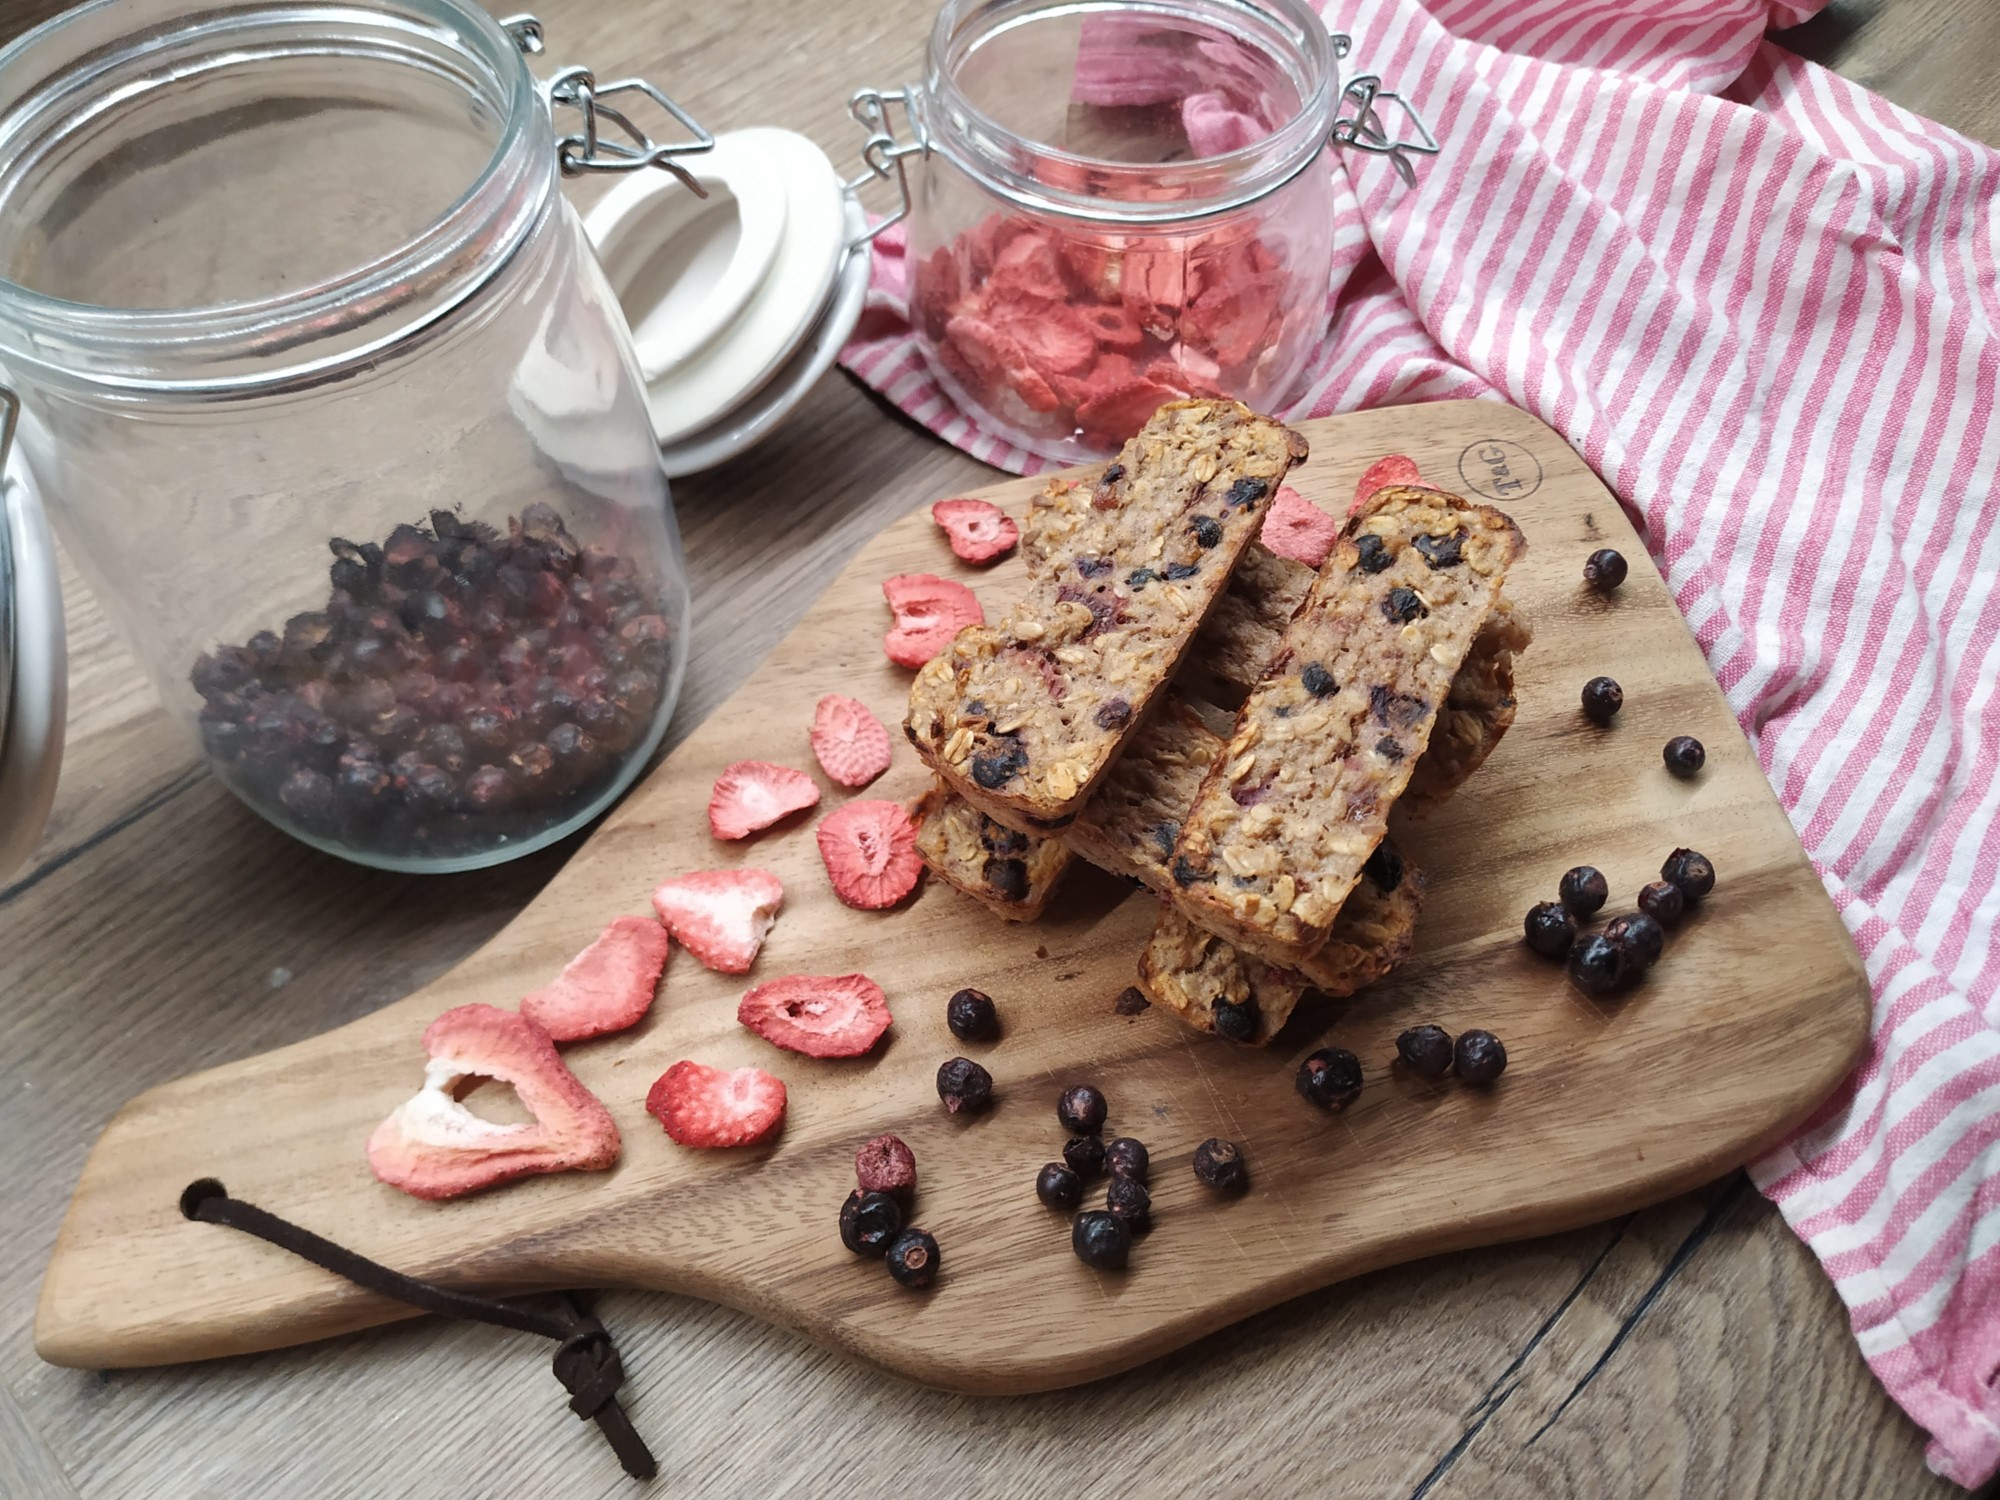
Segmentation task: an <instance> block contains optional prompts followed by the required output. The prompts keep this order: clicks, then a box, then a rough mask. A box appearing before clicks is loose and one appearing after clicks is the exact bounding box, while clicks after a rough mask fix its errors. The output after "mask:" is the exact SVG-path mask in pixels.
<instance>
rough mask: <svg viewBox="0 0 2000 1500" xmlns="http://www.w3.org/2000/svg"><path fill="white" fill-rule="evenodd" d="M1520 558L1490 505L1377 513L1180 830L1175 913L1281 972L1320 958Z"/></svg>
mask: <svg viewBox="0 0 2000 1500" xmlns="http://www.w3.org/2000/svg"><path fill="white" fill-rule="evenodd" d="M1525 548H1526V542H1525V541H1524V539H1523V538H1522V536H1521V532H1520V529H1519V528H1518V527H1516V526H1515V525H1514V523H1513V522H1512V521H1511V520H1510V519H1508V517H1507V516H1506V515H1504V514H1503V513H1501V512H1500V511H1498V510H1495V509H1493V508H1492V507H1491V506H1484V505H1474V504H1472V503H1471V502H1470V501H1467V500H1464V499H1461V498H1460V497H1458V496H1456V495H1450V494H1446V493H1445V492H1444V491H1441V490H1430V489H1418V488H1415V487H1413V486H1397V487H1392V488H1389V489H1383V490H1378V491H1376V493H1375V494H1374V495H1372V496H1370V497H1369V500H1368V502H1367V503H1366V504H1365V505H1363V506H1362V507H1361V509H1360V510H1359V511H1357V512H1356V513H1355V515H1354V517H1353V518H1352V519H1351V520H1350V521H1349V522H1348V524H1347V527H1346V528H1345V529H1344V530H1343V531H1342V533H1341V537H1340V540H1339V541H1338V542H1337V543H1335V545H1334V549H1333V551H1332V553H1331V554H1330V555H1329V556H1328V558H1327V561H1326V564H1325V566H1324V567H1322V568H1321V569H1320V574H1319V577H1318V578H1317V579H1316V580H1315V581H1314V583H1313V586H1312V589H1311V591H1310V592H1309V593H1308V594H1307V596H1306V601H1305V603H1304V604H1303V605H1302V606H1300V609H1299V612H1298V613H1297V614H1296V615H1294V616H1293V617H1292V620H1291V622H1290V623H1289V624H1288V625H1287V626H1286V628H1285V633H1284V637H1283V639H1282V642H1281V644H1280V647H1279V651H1278V654H1277V656H1276V657H1275V658H1274V659H1273V660H1272V662H1271V663H1270V665H1269V667H1268V668H1267V669H1266V671H1265V674H1264V676H1263V677H1262V679H1261V680H1259V682H1258V684H1257V686H1256V687H1255V688H1254V689H1252V691H1251V693H1250V696H1249V697H1248V698H1247V699H1246V700H1245V701H1244V704H1243V707H1242V709H1241V710H1240V711H1239V713H1238V714H1237V719H1236V727H1235V731H1234V733H1232V735H1231V736H1230V741H1229V746H1228V749H1227V750H1226V751H1225V753H1224V754H1223V755H1222V756H1221V757H1219V758H1218V759H1217V761H1216V763H1215V764H1214V765H1213V766H1212V767H1211V768H1210V769H1209V772H1208V775H1207V776H1206V777H1205V778H1204V780H1203V783H1202V786H1201V790H1200V793H1199V795H1198V796H1197V798H1196V800H1195V802H1194V804H1193V805H1192V806H1191V807H1190V809H1189V811H1188V814H1187V816H1186V818H1185V819H1184V820H1183V822H1182V827H1181V835H1180V841H1179V843H1178V844H1177V845H1176V847H1175V852H1174V866H1173V873H1174V879H1175V883H1176V885H1177V886H1178V888H1179V889H1178V891H1177V893H1176V895H1175V898H1174V899H1175V901H1176V903H1177V904H1178V905H1179V907H1180V909H1181V910H1182V911H1183V912H1184V913H1185V914H1186V915H1187V916H1188V917H1189V918H1190V919H1191V920H1192V921H1193V922H1194V923H1195V925H1197V926H1199V927H1203V928H1206V929H1207V930H1208V931H1210V932H1213V933H1216V934H1218V935H1219V936H1222V937H1226V938H1228V939H1229V940H1230V941H1231V942H1232V943H1234V944H1235V945H1236V946H1237V947H1240V948H1245V949H1247V950H1249V951H1250V952H1251V953H1253V954H1255V955H1257V956H1258V957H1261V958H1263V959H1265V960H1266V961H1268V962H1271V963H1275V964H1278V965H1280V966H1281V967H1286V968H1298V967H1300V966H1301V965H1302V964H1303V963H1304V961H1305V960H1307V959H1309V958H1310V957H1311V956H1312V955H1313V954H1314V953H1316V952H1318V951H1319V949H1320V947H1321V946H1322V945H1323V944H1324V943H1325V942H1326V941H1327V936H1328V934H1329V933H1330V932H1331V931H1332V929H1333V923H1334V920H1335V918H1336V917H1337V916H1338V915H1339V913H1340V909H1341V906H1342V904H1343V903H1344V902H1345V901H1346V900H1347V897H1348V893H1349V892H1350V891H1352V890H1353V889H1354V886H1355V882H1356V881H1358V880H1359V879H1360V877H1361V870H1362V867H1363V865H1364V864H1366V862H1367V860H1368V856H1369V855H1370V854H1371V853H1373V852H1374V849H1375V846H1376V845H1377V844H1379V843H1380V842H1381V840H1382V835H1383V833H1384V832H1385V831H1386V829H1387V826H1388V816H1389V809H1390V808H1391V807H1392V806H1393V805H1394V803H1395V801H1396V799H1397V798H1398V797H1400V796H1401V795H1402V793H1403V790H1404V788H1405V787H1406V786H1407V784H1408V782H1409V779H1410V773H1411V771H1412V770H1413V768H1414V767H1415V765H1416V763H1417V761H1418V759H1419V758H1421V756H1422V755H1423V753H1424V751H1425V749H1426V747H1427V746H1428V744H1429V742H1430V737H1431V731H1432V729H1433V727H1434V725H1435V723H1436V720H1437V715H1438V710H1439V709H1440V708H1441V707H1442V706H1443V705H1444V703H1445V701H1446V699H1447V697H1448V696H1449V694H1450V690H1451V685H1452V681H1453V679H1454V678H1455V677H1456V675H1457V673H1458V670H1459V667H1460V666H1461V665H1462V664H1463V663H1464V661H1465V658H1466V655H1467V653H1468V652H1470V650H1471V649H1472V644H1473V642H1474V641H1475V640H1476V639H1477V638H1478V636H1479V633H1480V631H1481V630H1482V629H1483V628H1484V625H1485V622H1486V619H1487V616H1488V615H1490V614H1491V613H1492V612H1493V610H1494V607H1495V606H1496V605H1497V604H1498V603H1499V600H1500V592H1501V588H1502V586H1503V585H1504V584H1505V582H1506V575H1507V569H1508V568H1509V567H1510V566H1511V565H1512V564H1513V562H1514V560H1515V559H1516V558H1517V557H1519V556H1520V555H1521V553H1522V552H1523V551H1524V550H1525Z"/></svg>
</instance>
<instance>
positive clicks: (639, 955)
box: [521, 917, 667, 1042]
mask: <svg viewBox="0 0 2000 1500" xmlns="http://www.w3.org/2000/svg"><path fill="white" fill-rule="evenodd" d="M666 966H667V930H666V928H664V927H662V926H661V925H660V924H659V923H658V922H655V921H654V920H653V919H652V918H651V917H620V918H618V919H617V920H616V921H615V922H613V923H612V924H611V925H610V926H609V927H607V928H605V929H604V931H602V932H601V933H599V934H598V935H597V941H595V942H594V943H592V944H591V945H590V946H589V947H588V948H586V949H584V950H583V952H581V953H579V954H577V956H576V957H575V958H573V959H571V960H570V961H569V963H568V964H567V965H565V966H564V968H563V971H562V973H560V974H558V975H557V976H556V980H555V983H553V984H550V985H545V986H544V987H543V988H541V989H539V990H536V991H535V992H534V993H533V994H532V995H529V996H528V997H527V998H526V999H524V1000H522V1002H521V1014H522V1015H524V1016H526V1017H527V1018H528V1019H529V1020H530V1021H533V1022H534V1023H535V1024H536V1025H537V1026H539V1027H541V1028H542V1030H544V1031H546V1032H547V1033H548V1034H549V1036H550V1037H551V1038H552V1039H553V1040H555V1041H558V1042H580V1041H583V1040H585V1039H586V1038H588V1037H593V1036H609V1035H610V1034H611V1033H612V1032H614V1031H623V1030H625V1029H626V1027H628V1026H637V1025H638V1024H639V1022H640V1021H641V1020H643V1019H644V1018H645V1015H646V1012H647V1011H649V1010H651V1009H652V1007H653V992H654V991H655V990H657V989H658V988H659V985H660V971H661V970H662V969H664V968H666Z"/></svg>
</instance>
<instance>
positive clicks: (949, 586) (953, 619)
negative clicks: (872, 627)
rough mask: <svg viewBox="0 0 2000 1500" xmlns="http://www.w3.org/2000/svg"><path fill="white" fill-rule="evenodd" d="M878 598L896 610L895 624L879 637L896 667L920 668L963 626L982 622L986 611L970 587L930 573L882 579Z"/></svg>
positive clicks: (900, 574) (901, 574)
mask: <svg viewBox="0 0 2000 1500" xmlns="http://www.w3.org/2000/svg"><path fill="white" fill-rule="evenodd" d="M882 597H883V598H885V599H887V600H888V601H889V608H890V609H892V610H894V611H895V612H896V623H895V625H894V626H893V627H892V628H891V629H890V631H889V633H888V634H887V635H885V636H883V637H882V649H883V650H884V651H886V652H888V654H889V660H890V661H892V662H894V663H895V664H896V665H897V666H899V667H921V666H922V665H923V664H924V663H925V662H927V661H929V660H930V659H931V658H932V657H933V656H936V655H937V654H938V652H940V651H942V650H944V648H945V647H946V646H949V645H950V644H951V638H952V637H953V636H955V635H957V634H958V633H959V631H961V630H963V629H964V628H965V627H966V626H968V625H984V624H985V623H986V611H985V610H983V609H981V608H980V607H979V599H978V597H977V596H976V595H975V594H974V593H973V592H972V590H971V589H969V588H967V587H966V586H965V585H964V584H962V583H957V582H954V581H953V580H952V579H949V578H938V577H936V576H934V575H932V574H930V573H898V574H896V575H895V577H893V578H885V579H883V580H882Z"/></svg>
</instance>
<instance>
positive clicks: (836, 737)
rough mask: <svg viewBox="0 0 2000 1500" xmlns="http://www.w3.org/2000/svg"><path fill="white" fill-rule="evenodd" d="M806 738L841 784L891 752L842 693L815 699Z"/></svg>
mask: <svg viewBox="0 0 2000 1500" xmlns="http://www.w3.org/2000/svg"><path fill="white" fill-rule="evenodd" d="M946 503H949V502H946ZM1007 524H1008V525H1009V526H1012V525H1013V524H1014V523H1013V522H1012V521H1009V522H1008V523H1007ZM808 737H809V738H810V739H811V741H812V752H813V756H814V758H815V759H817V760H818V761H819V768H820V769H821V770H822V771H824V772H826V774H827V775H829V776H831V777H832V778H833V779H834V780H835V781H837V782H839V783H840V784H841V785H842V786H866V785H868V783H869V782H871V781H873V780H874V779H875V778H876V777H877V776H880V775H881V774H882V773H883V772H884V771H886V770H888V769H889V762H890V760H891V759H893V758H894V755H895V750H894V747H893V745H892V743H891V741H890V739H889V731H888V730H887V729H886V728H885V727H884V726H883V724H882V721H881V720H880V719H878V718H876V717H875V715H874V714H872V713H870V712H869V711H868V705H867V704H865V703H863V702H862V701H861V700H860V699H858V698H850V697H848V696H847V695H846V694H844V693H828V694H827V695H826V696H825V697H824V698H822V699H820V700H819V705H818V707H816V708H814V709H813V721H812V732H811V734H810V735H809V736H808Z"/></svg>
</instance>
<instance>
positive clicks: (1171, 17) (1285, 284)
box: [856, 0, 1437, 463]
mask: <svg viewBox="0 0 2000 1500" xmlns="http://www.w3.org/2000/svg"><path fill="white" fill-rule="evenodd" d="M1346 50H1347V39H1346V38H1345V37H1329V35H1328V34H1327V30H1326V27H1325V24H1324V23H1323V22H1322V21H1321V20H1320V18H1319V17H1318V15H1317V14H1315V13H1314V11H1313V10H1312V9H1310V8H1309V7H1308V6H1307V5H1306V4H1304V3H1303V0H1145V3H1143V4H1126V3H1118V4H1107V3H1104V0H950V3H948V4H947V5H946V6H945V8H944V10H943V11H942V12H941V13H940V14H939V16H938V19H937V24H936V26H935V28H934V29H933V30H932V33H931V40H930V51H929V58H928V65H927V69H926V73H925V76H924V80H923V82H922V83H921V84H919V85H915V86H912V87H911V88H908V89H906V90H901V91H898V92H897V93H895V94H891V95H880V94H863V95H862V96H858V98H857V104H856V114H857V117H859V118H860V119H861V120H862V122H863V123H864V124H865V125H870V126H871V127H873V128H876V129H877V130H878V134H879V133H880V132H882V131H883V130H884V129H885V121H886V112H885V110H884V108H883V105H884V103H885V101H895V102H901V103H903V104H904V105H905V107H906V109H907V111H908V114H909V118H910V124H911V126H912V129H913V132H914V135H915V138H916V139H915V143H914V144H913V145H908V146H904V147H901V148H894V147H892V148H890V149H889V150H888V151H886V152H883V151H879V150H878V151H877V152H876V153H874V154H871V163H873V164H875V165H876V166H877V167H878V170H879V169H880V167H881V158H882V157H883V156H884V155H887V156H895V155H897V154H898V151H899V150H900V152H902V153H905V154H909V155H921V158H922V160H921V162H920V163H918V164H916V170H915V171H913V172H909V173H908V176H907V178H906V182H907V192H908V194H909V197H908V218H909V229H908V235H909V246H908V261H907V264H908V268H909V292H910V313H911V321H912V323H913V325H914V326H915V328H916V331H917V336H918V342H919V346H920V347H921V349H922V351H923V353H924V356H925V359H926V361H927V362H928V364H929V366H930V369H931V373H932V374H933V375H934V376H935V377H936V379H937V380H938V382H939V383H940V384H941V385H943V386H944V388H945V389H946V390H947V391H948V392H949V393H950V394H951V396H952V398H953V399H954V400H955V401H957V402H958V403H959V405H960V407H961V408H962V409H964V410H965V411H967V412H968V413H970V414H971V415H972V416H973V417H974V418H975V419H976V420H977V421H978V422H979V424H980V425H981V426H982V427H985V428H986V429H988V430H989V431H993V432H996V433H999V434H1001V435H1002V436H1004V437H1006V438H1007V439H1009V440H1010V441H1012V442H1014V443H1017V444H1019V445H1020V446H1021V447H1023V448H1026V449H1028V450H1030V451H1032V452H1034V453H1038V454H1040V455H1042V456H1044V457H1046V458H1050V459H1054V460H1057V461H1058V462H1064V463H1074V462H1079V461H1082V460H1087V459H1090V458H1094V457H1101V456H1104V455H1106V454H1109V453H1112V452H1115V451H1116V449H1117V448H1118V446H1119V444H1120V443H1122V442H1123V441H1124V440H1125V439H1126V438H1127V437H1129V436H1131V434H1132V433H1133V432H1135V431H1137V430H1138V428H1139V427H1140V426H1141V425H1142V424H1143V423H1144V422H1145V420H1146V418H1147V417H1149V416H1150V415H1151V414H1152V413H1153V411H1154V410H1155V409H1156V408H1157V407H1158V406H1159V404H1160V403H1161V402H1162V401H1168V400H1174V399H1177V398H1179V397H1182V396H1188V395H1214V394H1223V393H1226V394H1228V395H1231V396H1235V397H1236V398H1238V399H1239V400H1242V401H1244V402H1247V403H1248V404H1249V405H1251V406H1252V407H1255V408H1257V409H1258V410H1271V409H1273V408H1275V407H1277V406H1278V405H1279V404H1280V403H1281V402H1282V401H1283V399H1284V398H1285V397H1286V395H1287V394H1288V393H1289V392H1290V391H1291V389H1292V388H1293V386H1294V385H1295V384H1296V382H1297V381H1298V379H1299V376H1300V374H1301V373H1302V372H1303V371H1304V369H1305V366H1306V362H1307V360H1308V359H1309V358H1310V356H1311V354H1312V351H1313V348H1314V347H1315V345H1316V344H1317V343H1318V342H1319V340H1320V338H1321V336H1322V335H1323V334H1324V332H1325V330H1326V321H1327V301H1328V279H1329V273H1330V268H1331V264H1332V251H1333V220H1334V200H1333V181H1332V178H1331V176H1330V175H1329V174H1328V173H1327V172H1326V171H1324V170H1319V169H1315V166H1314V164H1315V162H1316V161H1317V160H1318V158H1319V154H1320V151H1321V148H1322V147H1324V146H1325V145H1327V144H1328V143H1329V142H1330V141H1332V142H1337V143H1340V144H1350V145H1358V146H1361V147H1362V148H1363V149H1367V150H1374V151H1381V152H1384V153H1387V154H1392V155H1394V156H1395V157H1396V159H1397V162H1398V164H1399V167H1400V168H1401V169H1402V170H1403V171H1404V172H1405V173H1406V175H1407V173H1408V171H1409V163H1408V159H1407V157H1408V153H1410V152H1413V151H1414V152H1433V151H1435V150H1436V149H1437V147H1436V142H1435V141H1433V140H1432V139H1431V138H1430V135H1429V132H1428V131H1427V130H1424V129H1423V128H1422V124H1421V121H1417V122H1416V125H1417V135H1418V138H1417V139H1415V140H1412V141H1396V140H1391V139H1390V138H1389V137H1388V136H1387V134H1386V132H1385V131H1384V130H1383V129H1382V125H1381V120H1380V117H1379V115H1378V114H1377V113H1376V106H1377V104H1378V103H1382V102H1393V103H1395V104H1398V105H1403V101H1402V100H1401V99H1400V98H1399V96H1397V95H1395V94H1393V93H1390V92H1388V91H1386V90H1383V89H1382V88H1381V87H1380V85H1379V81H1378V80H1376V79H1375V78H1373V77H1372V76H1363V77H1358V78H1355V79H1352V80H1350V81H1349V83H1348V84H1347V85H1346V86H1345V87H1344V88H1343V87H1342V85H1341V84H1340V81H1339V77H1338V71H1337V64H1338V60H1339V59H1340V58H1341V57H1343V56H1345V54H1346ZM1344 102H1345V103H1346V104H1348V105H1351V106H1352V107H1353V109H1354V113H1353V114H1352V115H1351V116H1350V117H1348V118H1345V119H1342V118H1339V117H1338V116H1339V114H1340V111H1341V108H1342V106H1343V103H1344ZM1403 108H1404V109H1405V112H1406V113H1408V114H1409V117H1410V119H1412V120H1413V121H1414V120H1415V115H1414V112H1411V111H1409V110H1408V106H1406V105H1404V106H1403ZM882 138H883V139H886V138H887V137H886V135H884V136H883V137H882ZM871 145H875V146H878V147H879V145H880V141H877V142H871ZM884 175H886V173H885V174H884Z"/></svg>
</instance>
